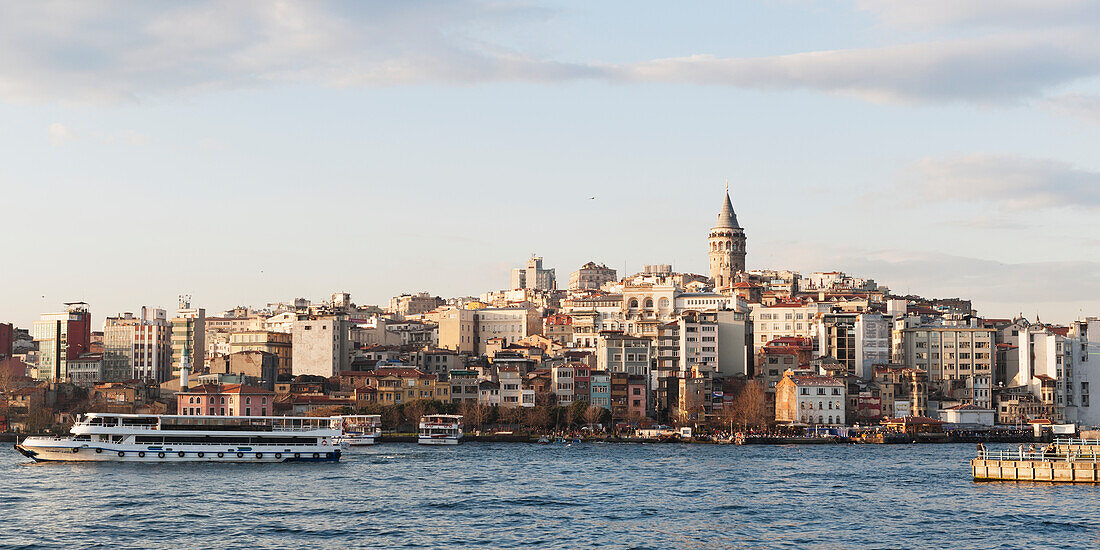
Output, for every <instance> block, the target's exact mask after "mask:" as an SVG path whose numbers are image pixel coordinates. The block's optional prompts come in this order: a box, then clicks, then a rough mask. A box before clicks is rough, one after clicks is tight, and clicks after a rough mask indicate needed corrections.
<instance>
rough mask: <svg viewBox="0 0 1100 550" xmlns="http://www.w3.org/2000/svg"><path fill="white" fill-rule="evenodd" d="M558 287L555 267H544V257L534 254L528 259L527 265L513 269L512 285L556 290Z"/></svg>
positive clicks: (514, 286)
mask: <svg viewBox="0 0 1100 550" xmlns="http://www.w3.org/2000/svg"><path fill="white" fill-rule="evenodd" d="M557 287H558V282H557V277H556V276H555V275H554V270H553V269H543V267H542V257H541V256H535V255H532V256H531V258H530V259H528V260H527V265H526V266H525V267H517V268H515V269H513V270H512V287H511V288H513V289H520V288H537V289H542V290H554V289H555V288H557Z"/></svg>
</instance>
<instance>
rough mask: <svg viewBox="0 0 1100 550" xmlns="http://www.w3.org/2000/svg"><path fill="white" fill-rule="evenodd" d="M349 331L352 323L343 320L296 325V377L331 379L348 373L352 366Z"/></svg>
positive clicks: (332, 319)
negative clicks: (309, 376)
mask: <svg viewBox="0 0 1100 550" xmlns="http://www.w3.org/2000/svg"><path fill="white" fill-rule="evenodd" d="M348 331H349V329H348V323H347V321H346V320H345V319H343V318H341V317H325V318H320V319H305V320H301V321H295V322H294V328H293V329H292V331H291V335H292V337H291V338H292V346H293V347H292V348H291V365H292V368H293V372H294V376H299V375H302V374H311V375H316V376H324V377H326V378H328V377H331V376H335V375H337V374H339V373H340V371H344V370H348V367H349V365H350V363H351V355H350V346H349V341H350V340H349V337H348V336H349V335H348Z"/></svg>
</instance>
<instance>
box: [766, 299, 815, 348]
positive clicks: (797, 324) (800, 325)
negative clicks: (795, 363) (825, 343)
mask: <svg viewBox="0 0 1100 550" xmlns="http://www.w3.org/2000/svg"><path fill="white" fill-rule="evenodd" d="M831 309H832V307H831V306H830V305H829V304H823V303H808V304H798V303H789V302H779V303H777V304H775V305H771V306H765V305H760V304H754V305H753V308H752V322H753V338H755V339H756V347H760V346H762V345H764V344H767V343H768V342H771V341H772V340H774V339H776V338H780V337H783V336H794V337H798V338H813V337H814V336H815V330H816V329H815V323H816V322H817V319H818V317H819V316H821V315H824V314H826V313H829V311H831Z"/></svg>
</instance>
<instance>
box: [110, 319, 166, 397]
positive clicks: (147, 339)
mask: <svg viewBox="0 0 1100 550" xmlns="http://www.w3.org/2000/svg"><path fill="white" fill-rule="evenodd" d="M171 332H172V328H171V325H169V324H168V319H167V314H166V312H165V311H164V310H163V309H159V308H146V307H142V308H141V316H140V317H134V315H133V314H132V313H124V314H122V315H119V316H118V317H108V318H107V321H106V322H105V323H104V325H103V381H104V382H123V381H126V380H130V379H134V378H137V379H140V380H155V381H157V382H163V381H165V380H167V379H168V377H169V376H170V375H171V364H172V347H171Z"/></svg>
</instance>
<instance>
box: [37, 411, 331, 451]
mask: <svg viewBox="0 0 1100 550" xmlns="http://www.w3.org/2000/svg"><path fill="white" fill-rule="evenodd" d="M69 432H70V435H69V436H68V437H36V436H32V437H28V438H26V439H24V440H23V441H22V442H21V443H19V444H17V445H15V449H16V450H17V451H19V452H20V453H22V454H23V455H24V456H26V457H28V458H31V459H33V460H34V461H36V462H49V461H64V462H336V461H338V460H340V449H339V448H337V447H336V446H335V445H334V440H335V438H337V437H338V436H339V435H340V430H339V429H334V428H332V426H331V421H330V419H328V418H314V417H291V416H198V415H196V416H168V415H146V414H113V413H88V414H86V415H84V418H83V419H81V420H80V421H78V422H76V423H75V424H73V427H72V428H71V429H70V430H69Z"/></svg>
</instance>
